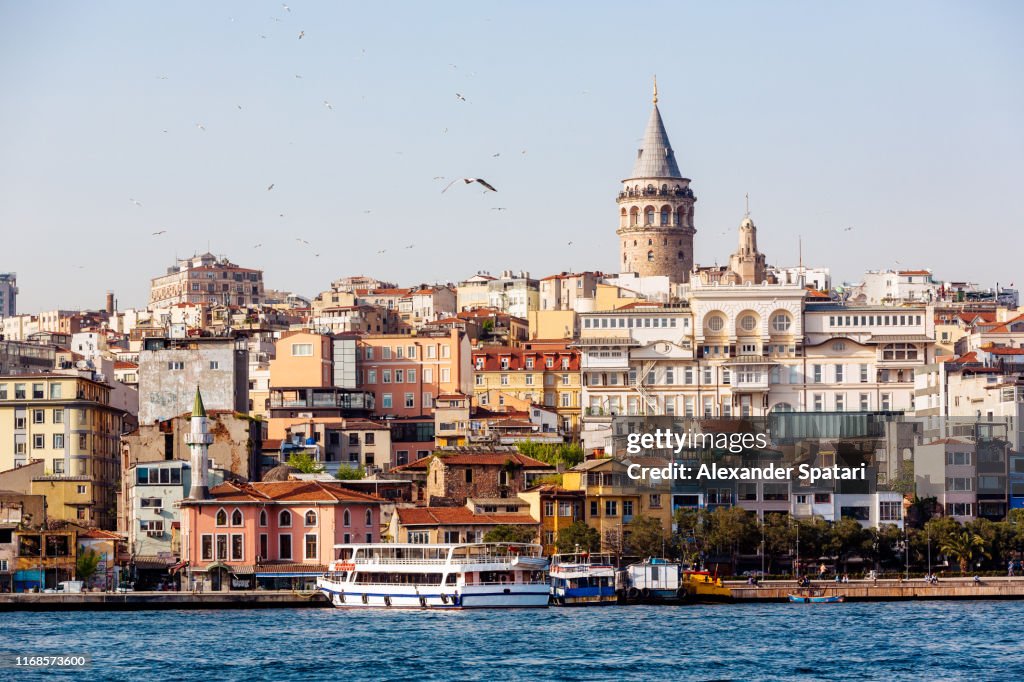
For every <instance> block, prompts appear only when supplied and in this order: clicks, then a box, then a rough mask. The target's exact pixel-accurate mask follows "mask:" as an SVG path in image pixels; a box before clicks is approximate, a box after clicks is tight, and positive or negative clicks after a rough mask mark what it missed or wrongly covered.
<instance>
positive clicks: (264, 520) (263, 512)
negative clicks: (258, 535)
mask: <svg viewBox="0 0 1024 682" xmlns="http://www.w3.org/2000/svg"><path fill="white" fill-rule="evenodd" d="M260 525H261V526H266V525H267V510H266V509H260Z"/></svg>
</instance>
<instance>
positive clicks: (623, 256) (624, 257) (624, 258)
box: [622, 254, 628, 263]
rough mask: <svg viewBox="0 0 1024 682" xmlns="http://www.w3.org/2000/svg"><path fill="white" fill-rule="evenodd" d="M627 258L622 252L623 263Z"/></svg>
mask: <svg viewBox="0 0 1024 682" xmlns="http://www.w3.org/2000/svg"><path fill="white" fill-rule="evenodd" d="M627 260H628V259H627V258H626V254H622V262H623V263H625V262H626V261H627Z"/></svg>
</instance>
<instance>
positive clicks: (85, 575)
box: [75, 545, 100, 585]
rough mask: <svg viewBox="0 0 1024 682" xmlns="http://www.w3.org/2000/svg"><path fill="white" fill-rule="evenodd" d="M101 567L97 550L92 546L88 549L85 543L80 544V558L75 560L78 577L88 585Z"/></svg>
mask: <svg viewBox="0 0 1024 682" xmlns="http://www.w3.org/2000/svg"><path fill="white" fill-rule="evenodd" d="M99 567H100V555H99V554H97V553H96V550H94V549H92V548H91V547H90V548H89V549H86V548H85V545H79V547H78V560H77V561H76V562H75V575H76V576H77V578H78V579H79V580H81V581H82V582H84V583H85V584H86V585H88V584H89V581H90V580H92V577H93V576H94V575H96V571H97V570H98V569H99Z"/></svg>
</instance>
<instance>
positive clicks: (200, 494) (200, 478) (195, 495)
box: [185, 386, 213, 500]
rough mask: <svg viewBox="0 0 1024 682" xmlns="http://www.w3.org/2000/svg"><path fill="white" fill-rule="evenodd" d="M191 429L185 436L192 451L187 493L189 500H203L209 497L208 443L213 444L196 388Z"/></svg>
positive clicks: (201, 397) (207, 421) (200, 398)
mask: <svg viewBox="0 0 1024 682" xmlns="http://www.w3.org/2000/svg"><path fill="white" fill-rule="evenodd" d="M191 422H192V423H191V429H190V430H189V432H188V435H186V436H185V442H186V443H188V447H189V450H191V451H192V456H191V458H190V463H191V466H192V490H191V491H190V492H189V496H188V497H189V499H190V500H205V499H208V498H209V497H210V490H209V482H208V480H207V471H208V470H209V467H210V456H209V450H210V443H212V442H213V434H211V433H210V423H209V420H207V418H206V408H205V407H203V396H202V394H201V393H200V392H199V387H198V386H196V402H195V405H194V406H193V407H192V420H191Z"/></svg>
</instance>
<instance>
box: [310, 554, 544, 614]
mask: <svg viewBox="0 0 1024 682" xmlns="http://www.w3.org/2000/svg"><path fill="white" fill-rule="evenodd" d="M334 549H335V556H337V559H335V560H334V561H332V562H331V564H330V566H329V570H328V572H327V573H326V574H324V575H323V576H321V577H320V578H319V579H317V589H319V590H320V591H322V592H323V593H324V594H326V595H327V598H328V599H330V600H331V603H332V604H334V605H335V606H337V607H340V608H353V609H356V608H394V609H484V608H523V607H534V608H540V607H546V606H547V605H548V598H549V594H548V592H549V588H548V582H547V569H548V560H547V559H545V558H544V557H542V556H541V546H540V545H532V544H518V543H472V544H444V545H419V544H397V543H379V544H365V545H335V547H334Z"/></svg>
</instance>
